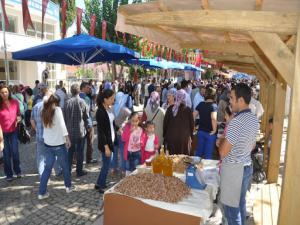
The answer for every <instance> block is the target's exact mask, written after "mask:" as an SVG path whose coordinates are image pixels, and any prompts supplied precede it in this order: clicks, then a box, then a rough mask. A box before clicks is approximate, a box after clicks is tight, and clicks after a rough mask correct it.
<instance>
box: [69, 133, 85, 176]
mask: <svg viewBox="0 0 300 225" xmlns="http://www.w3.org/2000/svg"><path fill="white" fill-rule="evenodd" d="M84 142H85V138H79V139H77V140H71V148H70V149H69V151H68V156H69V160H68V161H69V170H70V173H71V171H72V161H73V154H74V152H76V173H77V175H81V174H82V168H83V158H84Z"/></svg>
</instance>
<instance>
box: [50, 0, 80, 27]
mask: <svg viewBox="0 0 300 225" xmlns="http://www.w3.org/2000/svg"><path fill="white" fill-rule="evenodd" d="M53 2H54V3H56V4H58V5H59V6H60V15H61V2H62V0H53ZM67 5H68V9H67V13H66V14H67V15H66V27H67V28H68V27H70V26H71V25H72V24H73V22H74V19H75V17H76V5H75V0H67ZM60 25H61V26H62V24H60Z"/></svg>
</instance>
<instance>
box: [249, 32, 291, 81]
mask: <svg viewBox="0 0 300 225" xmlns="http://www.w3.org/2000/svg"><path fill="white" fill-rule="evenodd" d="M249 33H250V35H251V36H252V38H253V39H254V41H255V43H256V44H257V45H258V46H259V48H260V49H261V50H262V51H263V53H264V54H265V55H266V56H267V57H268V59H269V60H270V61H271V63H272V64H273V66H274V67H275V68H276V70H277V71H278V72H279V73H280V75H281V76H282V77H283V78H284V80H285V81H286V82H287V83H288V84H289V85H290V86H292V85H293V76H294V68H295V56H294V54H293V53H292V52H291V50H290V49H289V48H288V47H287V46H286V44H285V43H284V42H283V41H282V40H281V39H280V37H279V36H278V35H277V34H274V33H262V32H249Z"/></svg>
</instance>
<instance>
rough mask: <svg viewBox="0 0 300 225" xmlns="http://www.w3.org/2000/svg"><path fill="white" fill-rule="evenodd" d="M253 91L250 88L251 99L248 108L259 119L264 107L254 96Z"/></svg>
mask: <svg viewBox="0 0 300 225" xmlns="http://www.w3.org/2000/svg"><path fill="white" fill-rule="evenodd" d="M254 92H255V90H252V97H251V101H250V104H249V108H250V110H251V112H252V113H253V114H254V115H256V117H257V118H258V119H260V118H261V117H262V115H263V114H264V108H263V106H262V104H261V103H260V101H258V100H256V99H255V98H254Z"/></svg>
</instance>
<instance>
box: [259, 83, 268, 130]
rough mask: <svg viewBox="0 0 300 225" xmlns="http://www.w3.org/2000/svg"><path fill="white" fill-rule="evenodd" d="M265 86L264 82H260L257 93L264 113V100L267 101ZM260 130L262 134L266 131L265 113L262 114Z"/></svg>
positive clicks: (265, 105)
mask: <svg viewBox="0 0 300 225" xmlns="http://www.w3.org/2000/svg"><path fill="white" fill-rule="evenodd" d="M267 96H268V95H267V84H266V82H265V81H263V80H261V81H260V91H259V100H260V102H261V104H262V106H263V108H264V110H265V111H266V107H267V104H266V99H267ZM260 130H261V132H262V133H265V130H266V113H264V114H263V116H262V118H261V125H260Z"/></svg>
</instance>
